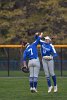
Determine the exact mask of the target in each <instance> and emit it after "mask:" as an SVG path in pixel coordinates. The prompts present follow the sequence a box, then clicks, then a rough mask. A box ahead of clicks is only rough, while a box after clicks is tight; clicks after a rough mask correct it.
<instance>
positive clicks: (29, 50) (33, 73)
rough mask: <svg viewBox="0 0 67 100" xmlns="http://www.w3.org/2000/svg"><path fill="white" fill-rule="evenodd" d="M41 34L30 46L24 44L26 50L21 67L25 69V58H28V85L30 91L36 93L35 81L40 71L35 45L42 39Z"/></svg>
mask: <svg viewBox="0 0 67 100" xmlns="http://www.w3.org/2000/svg"><path fill="white" fill-rule="evenodd" d="M42 35H43V33H41V34H40V35H39V37H38V38H37V40H36V41H35V42H33V43H32V44H31V45H30V44H29V43H26V44H25V47H26V49H25V50H24V53H23V66H25V67H27V64H26V58H29V62H28V67H29V72H30V76H29V83H30V91H31V92H37V81H38V74H39V70H40V61H39V58H38V50H37V45H38V43H39V41H40V39H41V37H42Z"/></svg>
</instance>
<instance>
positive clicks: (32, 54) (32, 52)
mask: <svg viewBox="0 0 67 100" xmlns="http://www.w3.org/2000/svg"><path fill="white" fill-rule="evenodd" d="M39 41H40V37H38V39H37V40H36V41H35V42H33V43H32V44H31V45H28V46H27V48H26V49H25V51H24V53H23V61H26V58H29V60H31V59H37V58H38V50H37V45H38V43H39Z"/></svg>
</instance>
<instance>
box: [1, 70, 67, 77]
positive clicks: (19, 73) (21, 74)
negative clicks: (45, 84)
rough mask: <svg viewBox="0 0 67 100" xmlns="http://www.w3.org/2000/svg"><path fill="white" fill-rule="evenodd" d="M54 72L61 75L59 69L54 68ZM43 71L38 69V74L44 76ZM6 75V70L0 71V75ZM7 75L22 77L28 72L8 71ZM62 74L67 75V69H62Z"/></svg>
mask: <svg viewBox="0 0 67 100" xmlns="http://www.w3.org/2000/svg"><path fill="white" fill-rule="evenodd" d="M55 73H56V75H57V76H61V71H60V70H55ZM44 75H45V74H44V71H43V70H40V73H39V76H44ZM5 76H6V77H7V76H8V71H0V77H5ZM9 76H10V77H22V76H24V77H25V76H28V74H24V73H23V72H22V71H16V70H15V71H9ZM62 76H67V70H63V71H62Z"/></svg>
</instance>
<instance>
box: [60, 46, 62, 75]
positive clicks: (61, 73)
mask: <svg viewBox="0 0 67 100" xmlns="http://www.w3.org/2000/svg"><path fill="white" fill-rule="evenodd" d="M60 49H61V53H60V54H61V76H62V47H61V48H60Z"/></svg>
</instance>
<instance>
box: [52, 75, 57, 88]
mask: <svg viewBox="0 0 67 100" xmlns="http://www.w3.org/2000/svg"><path fill="white" fill-rule="evenodd" d="M52 79H53V82H54V86H56V75H54V76H52Z"/></svg>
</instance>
